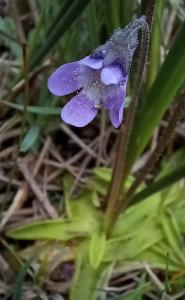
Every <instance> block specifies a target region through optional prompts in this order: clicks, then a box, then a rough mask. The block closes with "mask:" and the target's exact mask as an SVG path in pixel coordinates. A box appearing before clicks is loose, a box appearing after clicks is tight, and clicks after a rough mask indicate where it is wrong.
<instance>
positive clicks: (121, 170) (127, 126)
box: [104, 23, 149, 236]
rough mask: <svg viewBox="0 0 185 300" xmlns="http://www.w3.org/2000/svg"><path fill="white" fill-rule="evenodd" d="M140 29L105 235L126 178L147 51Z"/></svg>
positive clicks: (145, 36)
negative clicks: (127, 161)
mask: <svg viewBox="0 0 185 300" xmlns="http://www.w3.org/2000/svg"><path fill="white" fill-rule="evenodd" d="M141 29H142V39H141V49H140V56H139V58H140V60H139V64H138V69H137V75H136V81H135V88H134V95H133V100H132V103H131V105H130V107H129V108H128V111H127V114H126V118H125V123H124V124H122V126H121V128H120V129H119V133H118V136H117V151H116V157H115V162H114V166H113V173H112V178H111V183H110V186H109V190H108V193H107V197H106V204H107V208H106V212H105V221H104V230H105V232H106V234H107V236H109V235H110V232H111V230H112V228H113V226H114V223H115V221H116V220H117V217H118V215H119V213H120V208H121V201H120V194H121V189H122V187H123V185H124V183H125V180H126V176H125V165H126V156H127V148H128V144H129V138H130V133H131V131H132V127H133V122H134V117H135V113H136V108H137V105H138V100H139V91H140V89H141V84H142V76H143V71H144V67H145V62H146V58H147V52H148V44H149V28H148V25H147V23H146V24H145V25H144V28H143V27H142V28H141Z"/></svg>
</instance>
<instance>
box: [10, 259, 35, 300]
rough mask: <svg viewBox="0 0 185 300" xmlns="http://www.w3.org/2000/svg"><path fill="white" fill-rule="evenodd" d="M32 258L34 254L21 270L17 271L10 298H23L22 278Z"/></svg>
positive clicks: (19, 299)
mask: <svg viewBox="0 0 185 300" xmlns="http://www.w3.org/2000/svg"><path fill="white" fill-rule="evenodd" d="M34 258H35V254H34V256H33V257H31V258H30V259H29V260H28V261H27V262H26V263H25V264H24V266H23V267H22V268H21V270H20V272H19V274H18V276H17V278H16V281H15V286H14V288H13V296H12V300H23V298H22V287H23V284H24V280H25V277H26V274H27V271H28V268H29V266H30V264H31V263H32V261H33V259H34Z"/></svg>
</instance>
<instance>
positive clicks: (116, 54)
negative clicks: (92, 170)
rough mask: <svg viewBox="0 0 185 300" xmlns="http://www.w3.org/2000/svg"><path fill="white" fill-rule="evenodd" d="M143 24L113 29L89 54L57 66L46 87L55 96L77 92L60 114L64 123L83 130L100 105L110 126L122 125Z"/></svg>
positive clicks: (138, 20) (137, 22)
mask: <svg viewBox="0 0 185 300" xmlns="http://www.w3.org/2000/svg"><path fill="white" fill-rule="evenodd" d="M143 22H146V21H145V17H143V16H142V17H141V18H139V19H137V20H136V21H134V22H132V23H130V24H129V25H128V26H127V27H126V28H124V29H117V30H115V31H114V33H113V35H112V37H111V38H110V40H108V41H107V42H106V43H105V44H104V45H101V46H99V47H98V48H97V49H96V50H95V51H94V52H93V53H92V54H91V55H89V56H86V57H85V58H83V59H81V60H79V61H76V62H72V63H67V64H64V65H62V66H60V67H59V68H58V69H57V70H56V71H55V72H54V73H53V74H52V75H51V76H50V78H49V79H48V88H49V90H50V92H51V93H53V94H54V95H56V96H65V95H68V94H70V93H73V92H76V95H75V96H74V97H73V98H72V99H71V100H70V101H69V102H68V103H67V104H66V105H65V106H64V108H63V109H62V111H61V118H62V120H63V121H64V122H66V123H68V124H71V125H73V126H76V127H84V126H86V125H87V124H89V123H90V122H91V121H92V120H93V119H94V118H95V117H96V115H97V113H98V110H99V108H100V107H102V106H103V107H104V108H105V109H106V110H108V112H109V116H110V120H111V123H112V125H113V126H114V127H115V128H118V127H119V126H120V125H121V123H122V120H123V110H124V103H125V95H126V86H127V82H128V76H129V68H130V64H131V60H132V56H133V54H134V51H135V49H136V48H137V45H138V31H139V29H140V28H141V26H142V24H143Z"/></svg>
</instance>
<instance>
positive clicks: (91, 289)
mask: <svg viewBox="0 0 185 300" xmlns="http://www.w3.org/2000/svg"><path fill="white" fill-rule="evenodd" d="M88 252H89V241H87V242H85V243H82V244H80V247H79V248H78V253H77V258H76V268H75V275H74V278H73V282H72V286H71V289H70V298H69V299H70V300H80V299H81V300H83V299H84V300H96V299H98V298H99V297H100V295H102V294H103V295H105V292H104V291H103V289H102V286H103V285H104V282H105V278H106V275H107V269H108V267H107V264H101V265H100V266H99V267H98V268H97V269H96V270H95V269H94V268H92V266H91V264H90V262H89V255H88V254H89V253H88Z"/></svg>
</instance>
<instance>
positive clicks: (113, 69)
mask: <svg viewBox="0 0 185 300" xmlns="http://www.w3.org/2000/svg"><path fill="white" fill-rule="evenodd" d="M100 78H101V81H102V82H103V83H104V84H105V85H110V84H119V83H120V82H121V81H123V80H124V77H123V74H122V71H121V69H120V67H119V66H118V65H115V64H112V65H109V66H106V67H104V68H103V69H102V70H101V73H100Z"/></svg>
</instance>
